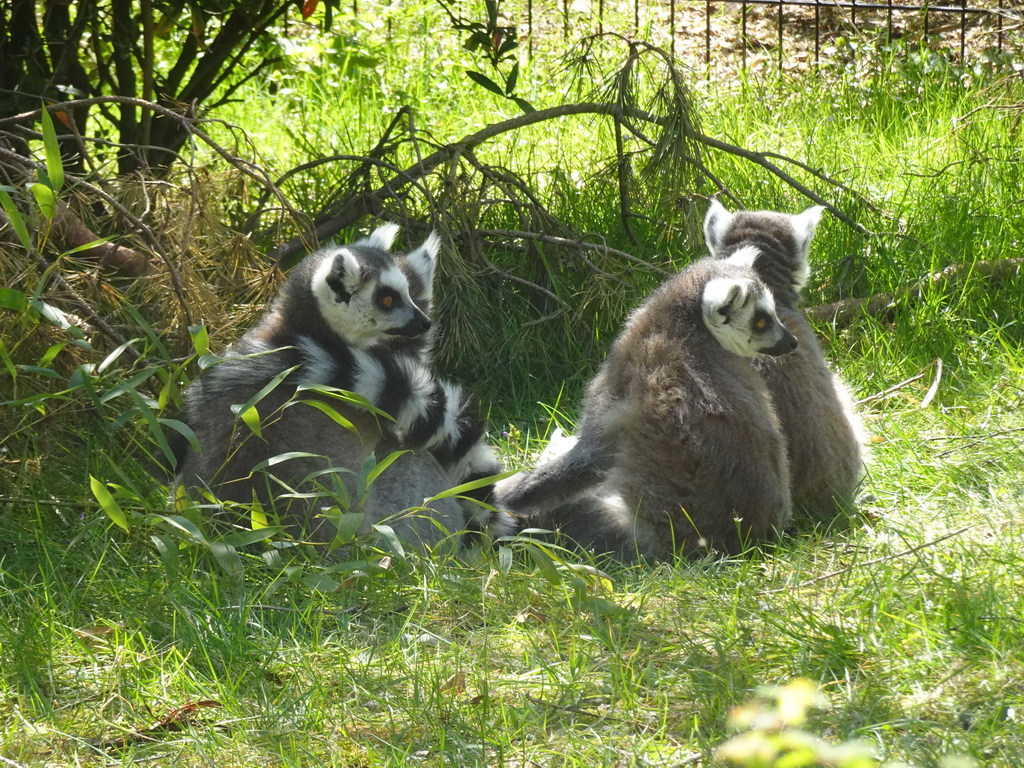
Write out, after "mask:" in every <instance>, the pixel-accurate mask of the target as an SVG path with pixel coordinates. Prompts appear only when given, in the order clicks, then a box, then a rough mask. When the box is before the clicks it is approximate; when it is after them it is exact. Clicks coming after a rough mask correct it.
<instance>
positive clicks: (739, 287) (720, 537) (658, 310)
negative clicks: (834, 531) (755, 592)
mask: <svg viewBox="0 0 1024 768" xmlns="http://www.w3.org/2000/svg"><path fill="white" fill-rule="evenodd" d="M795 345H796V340H795V338H794V337H793V336H792V334H790V333H789V332H788V331H787V330H786V329H785V328H784V327H783V326H782V324H781V323H780V322H779V320H778V317H777V316H776V313H775V307H774V300H773V298H772V295H771V292H770V291H769V290H768V289H767V288H766V287H765V286H764V285H763V284H762V283H761V282H760V281H759V280H758V279H757V277H756V275H755V274H754V273H753V271H752V270H751V268H750V263H749V260H747V259H744V258H743V257H742V256H740V257H738V258H736V259H722V260H717V259H704V260H702V261H699V262H696V263H694V264H692V265H690V266H689V267H687V268H685V269H684V270H682V271H681V272H680V273H679V274H678V275H676V276H675V277H673V278H671V279H669V280H668V281H667V282H666V283H664V284H663V285H662V286H661V288H659V289H658V290H657V291H656V292H655V293H654V294H653V295H652V296H650V297H649V298H648V299H647V301H645V302H644V304H643V305H642V306H641V307H640V308H639V309H638V310H636V311H635V312H634V313H633V315H632V316H631V317H630V319H629V321H628V322H627V324H626V326H625V328H624V329H623V331H622V333H621V334H620V335H619V337H618V338H617V339H616V341H615V343H614V344H613V346H612V348H611V351H610V352H609V354H608V358H607V359H606V361H605V363H604V365H603V367H602V368H601V371H600V372H599V373H598V375H597V376H596V377H595V378H594V380H593V381H592V382H591V384H590V386H589V387H588V389H587V394H586V397H585V399H584V404H583V412H582V415H581V419H580V423H579V427H578V429H577V432H576V435H575V437H574V438H569V439H568V440H567V442H566V444H564V445H563V446H562V447H561V448H558V449H553V450H552V451H551V452H550V454H551V455H549V456H547V457H545V460H544V461H542V462H541V463H540V464H538V466H537V467H536V468H535V469H534V471H533V472H531V473H529V474H526V475H520V476H516V477H513V478H509V479H508V480H505V481H503V482H502V483H500V484H499V487H498V497H499V500H500V502H501V503H502V504H503V505H507V506H508V507H509V508H510V509H512V510H514V511H516V512H519V513H527V514H530V515H531V521H530V522H531V524H532V525H535V526H539V527H542V528H553V529H559V530H561V531H562V532H563V533H565V534H566V535H567V536H569V537H570V538H572V539H573V540H575V541H577V542H578V543H580V544H581V545H583V546H584V547H587V548H591V549H595V550H600V551H611V552H615V553H617V554H619V555H620V556H622V557H624V558H626V559H631V558H632V557H635V556H638V555H639V556H645V557H656V558H664V557H668V556H670V555H671V554H673V553H674V552H681V553H683V554H684V555H687V556H691V557H692V556H701V555H703V554H707V553H711V552H716V553H735V552H739V551H741V550H742V549H744V548H745V547H746V546H747V545H748V544H750V543H753V542H756V541H760V540H763V539H767V538H770V537H771V536H772V535H774V533H775V532H776V531H779V530H781V529H782V528H783V527H784V526H785V524H786V522H787V521H788V519H789V514H790V493H789V468H788V464H787V460H786V447H785V441H784V438H783V436H782V432H781V430H780V428H779V423H778V419H777V418H776V415H775V411H774V409H773V407H772V404H771V398H770V397H769V394H768V390H767V388H766V386H765V384H764V381H763V380H762V378H761V376H760V375H759V374H758V373H757V372H756V371H755V370H754V369H753V368H752V366H751V365H750V361H749V358H750V357H751V356H754V355H759V354H768V355H779V354H784V353H786V352H789V351H791V350H792V349H793V348H794V346H795ZM563 449H564V450H563Z"/></svg>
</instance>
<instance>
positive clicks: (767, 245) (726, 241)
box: [704, 200, 823, 306]
mask: <svg viewBox="0 0 1024 768" xmlns="http://www.w3.org/2000/svg"><path fill="white" fill-rule="evenodd" d="M822 210H823V208H822V207H821V206H820V205H816V206H813V207H811V208H808V209H807V210H806V211H804V212H803V213H798V214H788V213H776V212H775V211H737V212H735V213H730V212H729V211H727V210H726V209H725V207H724V206H723V205H722V204H721V203H719V202H718V201H717V200H712V201H711V205H710V207H709V208H708V212H707V215H706V216H705V217H704V240H705V242H706V243H707V246H708V250H709V251H710V252H711V255H712V256H716V257H718V258H731V257H733V256H738V255H740V253H741V252H742V253H743V254H744V256H743V257H744V259H746V260H748V261H749V263H750V265H751V266H752V267H753V268H754V270H755V271H756V272H757V275H758V277H759V278H760V279H761V280H763V281H764V283H765V284H766V285H767V286H768V287H769V288H771V290H772V291H773V292H774V294H775V297H776V299H777V300H778V301H779V302H780V303H781V304H783V305H790V306H795V305H796V303H797V299H798V297H799V293H800V290H801V289H802V288H803V287H804V285H805V284H806V283H807V278H808V276H809V275H810V266H809V263H808V252H809V251H810V248H811V239H812V238H813V237H814V230H815V229H816V228H817V226H818V222H819V221H820V220H821V212H822Z"/></svg>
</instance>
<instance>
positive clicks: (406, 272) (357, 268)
mask: <svg viewBox="0 0 1024 768" xmlns="http://www.w3.org/2000/svg"><path fill="white" fill-rule="evenodd" d="M396 234H398V225H397V224H384V225H383V226H380V227H378V228H377V229H375V230H374V231H373V233H371V234H370V236H369V237H367V238H364V239H363V240H359V241H358V242H356V243H353V244H352V245H346V246H330V247H328V248H325V249H324V250H322V251H320V253H319V256H320V263H319V264H318V265H317V266H316V268H315V270H314V271H313V272H312V277H311V283H310V290H311V291H312V293H313V297H314V299H315V300H316V303H317V307H318V309H319V311H320V314H321V315H322V316H323V318H324V320H325V322H326V323H327V325H328V326H330V328H331V329H332V330H333V331H334V332H335V333H337V334H338V335H339V336H341V337H342V338H344V339H345V340H346V341H348V342H350V343H352V344H356V345H359V346H369V345H372V344H374V343H376V342H378V341H381V340H384V339H388V338H394V337H407V338H412V337H418V336H422V335H423V334H425V333H426V332H427V331H429V330H430V325H431V321H430V311H431V299H432V298H433V279H434V266H435V264H436V261H437V254H438V251H439V250H440V246H441V241H440V240H439V239H438V237H437V235H436V234H434V233H433V232H431V233H430V235H429V236H428V237H427V239H426V241H424V243H423V244H422V245H420V246H419V247H418V248H416V249H414V250H412V251H410V252H409V253H406V254H394V253H391V252H390V251H391V244H392V243H393V242H394V239H395V235H396Z"/></svg>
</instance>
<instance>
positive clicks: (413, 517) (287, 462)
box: [176, 225, 515, 544]
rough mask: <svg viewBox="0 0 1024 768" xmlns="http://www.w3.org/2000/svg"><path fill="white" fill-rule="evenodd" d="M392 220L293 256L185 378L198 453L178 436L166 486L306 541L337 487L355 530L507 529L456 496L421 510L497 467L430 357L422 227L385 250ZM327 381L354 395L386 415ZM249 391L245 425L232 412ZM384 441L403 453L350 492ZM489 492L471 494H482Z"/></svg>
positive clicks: (479, 425) (187, 413) (477, 422)
mask: <svg viewBox="0 0 1024 768" xmlns="http://www.w3.org/2000/svg"><path fill="white" fill-rule="evenodd" d="M397 229H398V228H397V226H395V225H385V226H383V227H380V228H378V229H377V230H375V231H374V232H373V233H372V234H371V235H370V236H369V237H368V238H366V239H364V240H361V241H359V242H356V243H354V244H351V245H348V246H329V247H327V248H324V249H321V250H320V251H317V252H316V253H313V254H311V255H310V256H308V257H307V258H306V259H304V260H303V261H302V262H301V263H300V264H299V265H298V266H296V267H295V268H294V269H293V270H292V272H291V273H290V274H289V277H288V279H287V280H286V281H285V283H284V285H283V286H282V288H281V290H280V292H279V294H278V296H277V297H276V298H275V299H274V301H273V302H272V303H271V305H270V307H269V308H268V310H267V312H266V313H265V314H264V315H263V316H262V318H261V319H260V320H259V321H258V322H257V323H256V325H255V326H254V327H253V328H252V329H250V330H249V331H248V332H247V333H245V334H244V335H243V336H242V338H241V339H240V340H239V341H238V342H237V343H236V344H234V345H233V346H232V347H231V348H230V349H229V350H228V352H227V353H226V355H225V358H224V360H223V361H221V362H219V363H218V364H216V365H214V366H213V367H211V368H210V369H208V370H207V371H206V372H205V373H204V374H203V375H202V376H201V377H200V378H199V379H197V380H196V381H195V382H194V383H193V384H192V385H191V386H190V387H189V389H188V390H187V391H186V395H185V410H184V414H183V420H184V421H185V423H186V424H188V425H189V426H190V427H191V428H192V430H193V431H194V432H195V435H196V437H197V438H198V442H199V448H200V450H199V451H198V452H197V451H195V450H193V449H192V448H191V447H190V446H189V445H188V444H187V443H180V442H179V445H180V450H179V461H178V471H177V476H176V485H181V486H185V487H187V488H209V489H210V490H212V491H214V493H215V495H216V496H217V497H218V498H219V499H220V500H227V501H237V502H250V501H252V500H253V498H256V499H258V500H259V501H260V502H261V503H263V504H264V505H267V504H272V505H273V506H274V507H275V508H276V509H277V511H278V512H279V514H281V516H282V519H284V520H286V521H287V522H288V523H290V525H291V527H292V528H293V529H296V530H297V531H301V532H302V533H303V534H305V535H310V536H312V537H314V538H316V539H319V540H324V539H328V538H331V537H333V534H334V530H333V527H332V526H331V525H330V523H329V522H328V521H327V520H326V519H325V518H323V517H321V516H320V515H319V513H320V511H321V509H322V508H324V507H330V506H332V505H333V504H335V503H336V500H337V498H338V497H339V495H340V497H344V496H346V495H347V496H348V499H349V504H350V506H358V508H359V509H360V510H361V511H362V512H364V513H366V522H365V524H364V528H366V529H369V527H370V526H372V525H375V524H379V523H383V522H390V523H392V524H393V527H395V528H396V530H397V531H398V532H399V533H400V535H403V534H404V535H406V537H407V538H410V539H416V540H419V541H421V542H423V543H426V544H431V543H434V542H436V541H439V540H440V539H442V538H444V537H445V536H447V535H448V534H449V533H450V532H453V531H459V530H462V529H465V528H467V527H468V528H470V529H474V528H475V529H488V530H490V531H492V532H493V533H495V534H496V535H504V534H506V533H511V532H512V531H513V530H514V528H515V524H514V521H513V520H512V518H511V517H510V516H509V515H508V514H507V513H505V512H501V511H498V512H491V511H490V510H489V509H487V508H486V507H484V506H481V505H478V504H475V503H473V502H469V501H467V502H461V503H460V502H456V501H453V500H451V499H441V500H438V501H437V502H435V503H433V504H432V505H431V509H429V510H426V509H423V508H422V507H423V502H424V499H425V498H429V497H432V496H434V495H436V494H438V493H440V492H441V491H444V490H447V489H448V488H450V487H452V486H454V485H458V484H461V483H464V482H469V481H471V480H476V479H480V478H483V477H488V476H490V475H493V474H497V473H498V472H499V471H500V465H499V464H498V462H497V460H496V458H495V456H494V453H493V451H492V449H491V448H490V446H489V445H488V444H487V443H486V442H485V441H484V439H483V434H484V423H483V421H482V420H481V419H480V418H479V417H478V415H477V413H476V403H475V401H474V400H473V398H471V397H469V396H467V395H465V394H464V393H463V392H462V390H461V388H460V387H459V386H458V385H457V384H453V383H450V382H446V381H443V380H441V379H439V378H438V377H437V376H436V375H435V374H434V371H433V368H432V365H431V361H430V349H431V319H430V311H431V299H432V281H433V275H434V265H435V261H436V257H437V253H438V250H439V245H440V244H439V241H438V240H437V238H436V237H435V236H434V235H431V236H430V237H429V238H428V239H427V240H426V242H424V243H423V244H422V245H421V246H420V247H419V248H416V249H414V250H412V251H410V252H409V253H407V254H393V253H391V252H390V248H391V244H392V242H393V240H394V237H395V235H396V233H397ZM264 390H268V391H264ZM334 390H346V391H348V392H354V393H356V394H357V395H359V396H361V397H362V398H364V399H365V401H367V402H368V404H370V405H372V406H373V407H374V408H376V409H379V410H380V411H383V412H384V413H387V414H390V415H391V416H392V417H393V418H394V421H389V420H387V419H385V418H383V417H380V416H376V415H374V414H373V413H372V412H371V409H367V408H364V407H361V406H360V405H357V404H354V403H353V402H352V401H350V400H346V399H345V398H344V396H342V395H341V394H340V393H337V392H335V391H334ZM261 392H262V397H259V394H260V393H261ZM257 397H259V399H258V402H256V403H255V404H254V407H255V409H256V411H257V412H258V413H259V414H260V416H261V417H262V418H261V423H260V424H259V428H258V434H257V432H256V431H254V430H253V429H252V428H251V427H250V426H249V425H248V424H247V423H245V420H244V419H241V418H240V416H241V415H242V414H241V413H239V412H238V411H239V406H240V405H242V404H246V403H249V402H251V401H252V400H253V399H254V398H257ZM346 423H347V424H348V425H350V427H351V428H347V427H346V426H342V424H346ZM398 450H408V451H411V453H408V454H404V455H402V456H400V457H399V458H398V459H397V460H396V461H395V462H394V463H393V464H392V465H391V466H389V467H388V468H387V469H386V470H385V471H384V472H383V473H381V474H380V475H379V476H378V477H377V478H376V480H375V481H374V482H373V483H372V484H371V485H370V488H369V490H368V492H367V495H366V497H365V498H364V499H355V498H354V496H355V492H356V491H357V489H358V482H357V480H356V477H357V475H358V473H359V472H360V469H361V467H362V466H363V463H364V462H365V461H366V459H367V458H368V457H369V456H370V455H371V454H373V455H374V456H375V457H376V458H377V459H378V460H380V459H384V458H385V457H386V456H387V455H389V454H391V453H392V452H393V451H398ZM282 457H283V458H282ZM254 470H255V471H254ZM339 482H340V483H342V485H344V488H339V487H338V485H337V484H338V483H339ZM331 488H333V489H334V490H333V494H332V493H331V492H330V489H331ZM492 490H493V489H492V487H491V486H485V487H484V488H482V489H480V490H479V491H477V492H476V495H477V496H478V497H479V498H480V500H483V501H487V500H489V499H490V497H491V495H492ZM410 510H411V511H410Z"/></svg>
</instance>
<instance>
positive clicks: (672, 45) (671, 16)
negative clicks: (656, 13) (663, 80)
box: [668, 0, 676, 59]
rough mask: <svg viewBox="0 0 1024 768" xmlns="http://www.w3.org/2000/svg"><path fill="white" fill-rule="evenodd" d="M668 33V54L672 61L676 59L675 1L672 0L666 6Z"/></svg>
mask: <svg viewBox="0 0 1024 768" xmlns="http://www.w3.org/2000/svg"><path fill="white" fill-rule="evenodd" d="M668 33H669V34H670V35H672V38H671V41H670V42H669V44H668V52H669V55H670V56H671V57H672V58H673V59H674V58H675V57H676V0H672V2H671V3H669V5H668Z"/></svg>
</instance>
